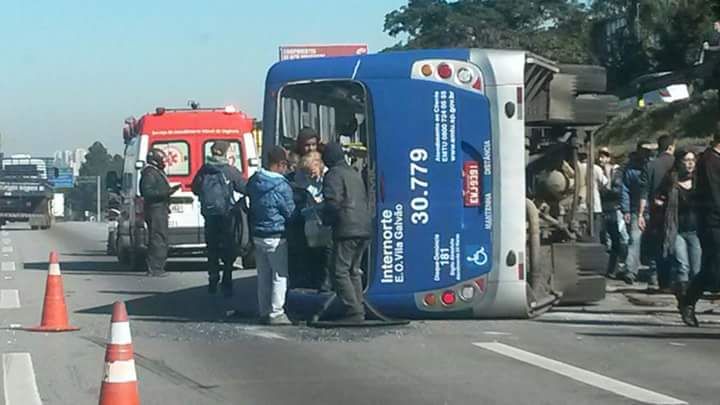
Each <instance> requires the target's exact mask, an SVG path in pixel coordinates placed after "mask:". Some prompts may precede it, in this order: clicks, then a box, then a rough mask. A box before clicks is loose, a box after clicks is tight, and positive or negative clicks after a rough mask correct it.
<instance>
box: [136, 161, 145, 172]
mask: <svg viewBox="0 0 720 405" xmlns="http://www.w3.org/2000/svg"><path fill="white" fill-rule="evenodd" d="M144 167H145V162H144V161H142V160H138V161H137V162H135V168H136V169H137V170H142V169H143V168H144Z"/></svg>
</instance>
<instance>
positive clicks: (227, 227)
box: [205, 215, 237, 283]
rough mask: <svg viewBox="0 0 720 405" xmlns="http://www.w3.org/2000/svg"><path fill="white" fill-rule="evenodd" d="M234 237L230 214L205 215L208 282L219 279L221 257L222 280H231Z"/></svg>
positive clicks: (234, 255) (234, 256) (234, 257)
mask: <svg viewBox="0 0 720 405" xmlns="http://www.w3.org/2000/svg"><path fill="white" fill-rule="evenodd" d="M234 239H235V238H234V234H233V218H232V217H231V216H230V215H209V216H207V217H205V243H206V244H207V259H208V275H209V276H210V282H215V283H217V282H218V281H219V280H220V267H221V266H220V260H221V259H222V270H223V282H226V281H227V282H230V280H232V271H233V263H234V262H235V259H236V257H237V256H236V254H235V249H234V246H233V241H234Z"/></svg>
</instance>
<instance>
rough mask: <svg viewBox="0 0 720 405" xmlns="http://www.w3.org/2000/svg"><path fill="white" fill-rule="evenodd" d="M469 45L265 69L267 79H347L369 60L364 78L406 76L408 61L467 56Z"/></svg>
mask: <svg viewBox="0 0 720 405" xmlns="http://www.w3.org/2000/svg"><path fill="white" fill-rule="evenodd" d="M469 57H470V49H467V48H453V49H420V50H410V51H393V52H383V53H376V54H369V55H359V56H338V57H329V58H307V59H293V60H286V61H281V62H277V63H275V64H274V65H273V66H272V67H271V68H270V70H269V71H268V76H267V81H268V83H288V82H295V81H303V80H320V79H351V78H353V77H354V75H355V74H357V69H359V68H361V66H362V62H363V61H365V60H368V61H370V60H372V61H373V63H372V64H371V65H370V66H371V67H365V68H364V69H363V77H364V78H372V77H382V78H388V77H409V75H410V72H408V69H407V66H408V64H410V65H412V62H414V61H416V60H421V59H455V60H468V59H469Z"/></svg>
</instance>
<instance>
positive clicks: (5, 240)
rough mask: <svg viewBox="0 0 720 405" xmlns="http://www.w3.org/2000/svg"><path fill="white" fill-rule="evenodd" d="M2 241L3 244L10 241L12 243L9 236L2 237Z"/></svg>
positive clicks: (7, 243)
mask: <svg viewBox="0 0 720 405" xmlns="http://www.w3.org/2000/svg"><path fill="white" fill-rule="evenodd" d="M2 243H3V244H5V245H9V244H10V243H12V241H11V240H10V238H3V240H2Z"/></svg>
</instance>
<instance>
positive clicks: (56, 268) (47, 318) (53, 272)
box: [23, 252, 80, 332]
mask: <svg viewBox="0 0 720 405" xmlns="http://www.w3.org/2000/svg"><path fill="white" fill-rule="evenodd" d="M23 329H25V330H27V331H31V332H69V331H75V330H79V329H80V328H76V327H74V326H70V323H69V321H68V312H67V305H65V291H64V289H63V279H62V274H60V263H59V262H58V254H57V252H50V266H49V268H48V276H47V282H46V283H45V302H44V303H43V312H42V321H40V326H34V327H31V328H23Z"/></svg>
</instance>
